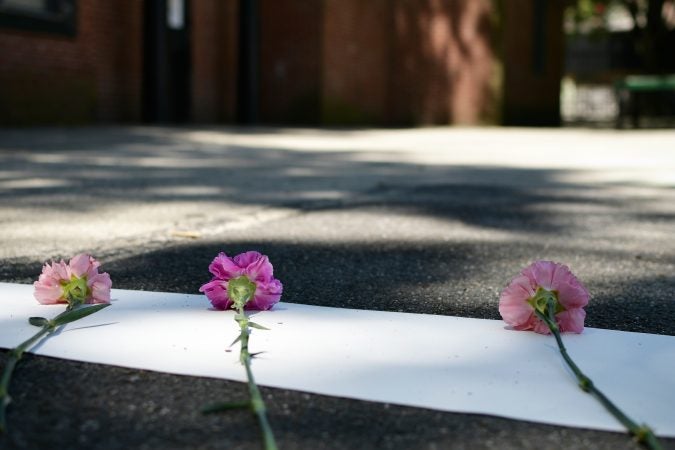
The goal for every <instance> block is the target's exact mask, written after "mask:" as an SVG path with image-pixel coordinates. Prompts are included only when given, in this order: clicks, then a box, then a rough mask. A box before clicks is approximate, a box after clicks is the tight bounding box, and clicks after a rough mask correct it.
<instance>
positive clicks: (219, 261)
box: [209, 252, 243, 281]
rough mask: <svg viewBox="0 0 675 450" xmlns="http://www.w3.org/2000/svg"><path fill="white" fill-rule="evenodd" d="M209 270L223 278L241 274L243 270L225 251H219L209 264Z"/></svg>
mask: <svg viewBox="0 0 675 450" xmlns="http://www.w3.org/2000/svg"><path fill="white" fill-rule="evenodd" d="M209 272H211V273H212V274H213V275H214V276H215V277H216V278H219V279H221V280H226V281H227V280H229V279H231V278H236V277H238V276H240V275H241V274H242V272H243V270H242V268H241V267H239V266H238V265H237V264H236V263H235V262H234V261H233V260H232V258H230V257H229V256H227V255H226V254H225V253H222V252H221V253H219V254H218V256H216V257H215V258H214V259H213V262H211V264H210V265H209Z"/></svg>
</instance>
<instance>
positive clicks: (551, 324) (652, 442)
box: [534, 299, 663, 450]
mask: <svg viewBox="0 0 675 450" xmlns="http://www.w3.org/2000/svg"><path fill="white" fill-rule="evenodd" d="M545 311H546V314H544V313H542V312H541V311H539V310H538V309H537V308H535V310H534V312H535V313H536V314H537V317H539V318H540V319H541V320H543V321H544V323H546V325H547V326H548V328H549V329H550V330H551V333H553V336H555V340H556V342H557V343H558V349H559V350H560V354H561V355H562V357H563V359H564V360H565V362H566V363H567V365H568V366H569V368H570V369H572V372H574V375H575V376H576V377H577V380H578V382H579V387H580V388H581V390H583V391H584V392H587V393H589V394H591V395H592V396H593V397H595V398H596V399H597V400H598V401H599V402H600V403H601V404H602V406H604V407H605V409H607V411H609V412H610V413H611V414H612V415H613V416H614V417H615V418H616V419H617V420H618V421H619V422H621V423H622V424H623V426H625V427H626V428H627V429H628V431H629V432H630V433H631V434H632V435H633V436H635V438H636V439H637V441H638V442H640V443H641V444H644V446H645V447H647V448H648V449H651V450H662V449H663V447H661V444H660V443H659V441H658V440H657V439H656V436H655V435H654V432H653V431H652V430H651V429H650V428H649V427H648V426H647V425H638V424H637V423H636V422H635V421H634V420H632V419H631V418H630V417H628V416H627V415H626V414H625V413H624V412H623V411H621V410H620V409H619V408H618V407H617V406H616V405H615V404H614V403H613V402H612V401H611V400H610V399H609V398H607V396H605V394H603V393H602V392H601V391H600V390H599V389H598V388H596V387H595V384H593V381H591V379H590V378H588V377H587V376H586V375H585V374H584V373H583V372H582V371H581V369H579V367H578V366H577V365H576V364H575V363H574V361H572V358H571V357H570V355H569V354H568V353H567V348H565V344H563V341H562V338H561V336H560V328H559V327H558V323H557V322H556V321H555V301H554V300H553V299H548V301H547V303H546V308H545Z"/></svg>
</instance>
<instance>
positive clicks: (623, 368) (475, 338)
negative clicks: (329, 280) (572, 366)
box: [0, 283, 675, 437]
mask: <svg viewBox="0 0 675 450" xmlns="http://www.w3.org/2000/svg"><path fill="white" fill-rule="evenodd" d="M32 293H33V287H32V286H27V285H18V284H8V283H0V347H3V348H10V347H13V346H15V345H17V344H19V343H20V342H22V341H24V340H25V339H27V338H29V337H30V336H31V335H32V334H34V333H35V332H36V330H37V328H35V327H33V326H31V325H29V324H28V317H30V316H43V317H48V318H50V317H53V316H55V315H57V314H58V313H59V312H61V311H62V310H63V309H64V307H63V306H42V305H39V304H38V303H37V302H36V301H35V300H34V299H33V296H32ZM496 307H497V305H496V304H495V308H496ZM254 320H255V322H257V323H259V324H261V325H264V326H266V327H268V328H270V330H269V331H261V330H254V331H253V336H252V338H251V351H253V352H257V351H263V352H264V353H263V354H261V355H260V356H259V357H258V358H256V359H255V360H254V363H253V370H254V373H255V377H256V380H257V381H258V383H259V384H261V385H264V386H272V387H278V388H284V389H293V390H298V391H305V392H312V393H317V394H324V395H332V396H337V397H346V398H353V399H360V400H369V401H376V402H386V403H392V404H398V405H408V406H417V407H422V408H431V409H437V410H441V411H453V412H467V413H477V414H490V415H496V416H502V417H508V418H513V419H520V420H528V421H532V422H542V423H548V424H559V425H567V426H573V427H581V428H594V429H599V430H614V431H623V427H622V426H621V424H619V423H618V422H617V421H616V420H615V419H614V418H613V417H612V416H611V415H610V414H609V413H607V412H606V411H605V410H604V409H603V408H602V406H601V405H600V404H599V403H597V401H596V400H595V399H593V398H592V397H590V396H589V395H588V394H585V393H584V392H582V391H581V390H580V389H579V388H578V387H577V385H576V381H575V379H574V376H573V375H572V373H571V372H570V371H569V370H568V369H567V367H566V366H565V365H564V363H563V360H562V358H561V357H560V354H559V353H558V349H557V347H556V345H555V341H554V339H553V338H552V337H550V336H541V335H537V334H535V333H532V332H516V331H511V330H508V329H506V328H505V325H504V323H503V322H501V321H495V320H481V319H467V318H461V317H449V316H436V315H425V314H408V313H393V312H380V311H364V310H353V309H340V308H327V307H319V306H308V305H300V304H292V303H279V304H278V305H276V306H275V307H274V309H273V310H271V311H266V312H260V313H255V314H254ZM237 335H238V326H237V324H236V323H235V322H234V320H233V312H232V311H227V312H224V311H215V310H211V309H210V304H209V302H208V301H207V300H206V298H205V297H204V296H202V295H187V294H168V293H159V292H142V291H127V290H113V304H112V306H110V307H109V308H106V309H104V310H102V311H100V312H98V313H96V314H94V315H92V316H89V317H87V318H85V319H82V320H80V321H78V322H75V323H73V324H70V325H68V326H66V327H65V328H63V329H62V330H61V331H60V332H57V333H56V334H55V335H52V336H51V337H49V338H48V339H47V340H46V341H44V343H42V344H39V345H37V346H36V347H34V348H33V349H32V352H34V353H36V354H40V355H46V356H52V357H56V358H65V359H72V360H77V361H86V362H92V363H99V364H109V365H114V366H122V367H132V368H138V369H147V370H155V371H160V372H169V373H174V374H181V375H190V376H205V377H216V378H226V379H230V380H238V381H244V380H245V373H244V370H243V368H242V367H241V366H240V365H239V364H238V355H239V352H238V351H239V347H238V344H237V345H235V346H234V347H233V348H232V349H230V348H229V344H230V343H231V342H232V341H233V340H234V339H235V338H236V337H237ZM563 339H564V341H565V343H566V345H567V347H568V350H569V353H570V354H571V355H572V357H573V358H574V359H575V361H576V362H577V363H578V365H579V366H580V367H581V369H582V370H583V371H584V372H586V374H587V375H588V376H590V377H591V378H592V379H593V380H594V381H595V383H596V385H597V386H598V387H599V388H600V389H602V390H603V391H604V392H605V393H606V394H607V395H608V396H609V397H610V398H611V399H613V400H614V401H615V402H616V404H617V405H619V406H620V407H622V408H624V409H625V411H626V412H627V413H628V414H629V415H630V416H632V417H633V418H635V419H636V420H637V421H638V422H646V423H648V424H649V425H651V426H652V427H653V428H654V429H655V431H656V433H657V434H658V435H660V436H670V437H675V421H674V420H673V417H675V376H673V374H675V337H673V336H661V335H652V334H642V333H628V332H620V331H611V330H600V329H593V328H587V329H586V330H585V331H584V333H583V334H581V335H565V336H564V338H563Z"/></svg>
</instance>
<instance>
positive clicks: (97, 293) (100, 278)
mask: <svg viewBox="0 0 675 450" xmlns="http://www.w3.org/2000/svg"><path fill="white" fill-rule="evenodd" d="M94 270H95V269H94ZM87 286H89V288H90V289H91V298H89V299H87V303H110V288H111V287H112V281H111V280H110V275H108V273H106V272H104V273H97V274H96V275H94V276H93V277H89V278H88V279H87Z"/></svg>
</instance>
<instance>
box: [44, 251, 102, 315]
mask: <svg viewBox="0 0 675 450" xmlns="http://www.w3.org/2000/svg"><path fill="white" fill-rule="evenodd" d="M100 265H101V264H100V263H99V262H98V261H97V260H96V259H94V258H93V257H91V256H89V255H87V254H84V253H82V254H79V255H77V256H74V257H73V258H72V259H71V260H70V261H69V262H68V264H66V263H65V262H64V261H63V260H61V261H60V262H54V261H52V263H51V264H48V263H46V264H45V265H44V267H42V273H41V274H40V277H39V278H38V281H36V282H35V283H34V284H33V286H35V293H34V294H33V295H34V296H35V298H36V299H37V301H38V302H40V303H42V304H44V305H51V304H55V303H68V300H69V298H68V296H69V292H73V288H77V287H82V288H83V289H81V290H80V291H81V296H82V300H83V302H84V303H110V288H111V286H112V281H111V280H110V275H108V274H107V273H105V272H104V273H98V267H99V266H100ZM71 300H72V299H71Z"/></svg>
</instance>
